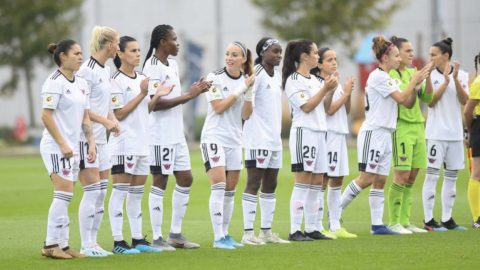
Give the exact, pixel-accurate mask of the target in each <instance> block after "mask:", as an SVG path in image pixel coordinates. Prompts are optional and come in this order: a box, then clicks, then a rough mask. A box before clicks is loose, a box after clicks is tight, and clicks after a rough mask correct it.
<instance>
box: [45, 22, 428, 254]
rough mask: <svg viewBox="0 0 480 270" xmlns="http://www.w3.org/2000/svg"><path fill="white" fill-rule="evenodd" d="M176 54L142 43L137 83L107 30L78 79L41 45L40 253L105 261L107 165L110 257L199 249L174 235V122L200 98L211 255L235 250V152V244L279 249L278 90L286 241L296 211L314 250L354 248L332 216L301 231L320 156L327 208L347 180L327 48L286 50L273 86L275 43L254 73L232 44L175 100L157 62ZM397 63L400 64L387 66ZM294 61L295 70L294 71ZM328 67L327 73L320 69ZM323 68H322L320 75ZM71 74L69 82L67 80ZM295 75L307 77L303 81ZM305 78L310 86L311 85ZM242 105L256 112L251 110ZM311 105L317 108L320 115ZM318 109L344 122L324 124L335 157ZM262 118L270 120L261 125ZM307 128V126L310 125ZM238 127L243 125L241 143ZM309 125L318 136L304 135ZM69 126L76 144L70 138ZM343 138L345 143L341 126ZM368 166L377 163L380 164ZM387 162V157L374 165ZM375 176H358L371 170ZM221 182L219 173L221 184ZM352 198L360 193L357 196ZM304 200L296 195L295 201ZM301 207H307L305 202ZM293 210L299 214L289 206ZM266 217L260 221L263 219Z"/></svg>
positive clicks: (130, 42)
mask: <svg viewBox="0 0 480 270" xmlns="http://www.w3.org/2000/svg"><path fill="white" fill-rule="evenodd" d="M117 46H118V47H119V51H118V53H117ZM390 47H392V46H390ZM178 48H179V43H178V42H177V38H176V34H175V31H174V30H173V28H171V27H170V26H167V25H160V26H157V27H156V28H155V29H154V30H153V32H152V38H151V42H150V49H149V52H148V53H147V57H146V59H147V60H146V61H145V63H144V69H143V72H144V74H146V76H148V78H145V75H143V74H142V73H139V72H135V71H134V68H135V67H136V66H138V65H139V64H140V51H139V46H138V43H137V42H136V41H135V40H134V39H133V38H130V37H122V38H121V39H119V38H118V34H117V33H116V32H115V31H114V30H112V29H110V28H106V27H103V28H100V27H97V28H95V29H94V31H93V33H92V41H91V53H92V58H91V59H90V60H89V61H87V62H85V63H84V64H83V65H82V67H81V68H80V64H81V60H82V59H81V49H80V47H79V46H78V44H76V43H75V42H74V41H71V40H64V41H62V42H60V43H59V44H58V45H52V46H49V51H50V52H51V53H53V54H54V59H55V62H56V63H57V64H58V65H59V67H60V69H59V70H58V71H56V72H55V73H54V74H53V75H52V76H50V77H49V79H47V81H46V83H45V85H44V88H43V91H42V97H43V99H44V102H43V108H44V110H43V117H42V118H43V119H44V122H45V125H46V127H47V128H46V130H45V134H44V138H43V139H42V144H41V152H42V157H43V158H44V161H45V164H46V167H47V169H48V171H49V173H50V175H51V178H52V180H53V183H54V185H55V194H54V201H53V203H52V206H51V211H50V213H49V225H48V230H47V241H46V244H45V247H44V249H43V254H44V255H46V256H54V257H71V256H72V255H73V256H74V257H77V256H82V255H86V256H106V255H107V254H108V253H109V252H107V251H105V250H103V249H102V248H101V247H100V246H98V244H97V243H96V232H97V231H98V228H99V226H100V223H101V220H102V215H103V204H104V203H103V201H104V198H105V193H106V186H107V179H108V174H109V170H110V166H111V165H110V164H112V165H113V167H112V178H113V186H114V189H113V192H112V194H111V199H110V203H109V215H110V221H111V224H112V233H113V236H114V240H115V242H114V249H113V251H114V252H116V253H134V252H138V251H147V252H149V251H153V252H159V251H161V250H172V249H173V247H183V248H198V247H199V246H198V245H197V244H195V243H191V242H189V241H188V240H187V239H185V238H184V237H183V235H182V234H181V220H182V219H183V216H184V214H185V210H186V206H187V205H188V194H189V189H190V188H189V187H190V185H191V183H192V181H193V177H192V175H191V172H190V161H189V154H188V148H187V147H186V144H185V138H184V135H183V130H182V128H183V125H182V124H181V123H182V122H183V117H182V109H181V104H183V103H185V102H187V101H188V100H190V99H192V98H195V97H197V96H198V95H199V94H201V93H203V92H206V91H208V93H207V94H206V97H207V101H208V102H209V109H208V115H207V119H206V122H205V125H204V129H203V132H202V139H201V140H202V144H201V146H202V151H203V158H204V162H205V166H206V169H207V175H208V177H209V179H210V180H211V183H212V195H211V198H210V202H209V204H210V212H211V217H212V223H213V227H214V232H215V242H214V247H218V248H226V249H233V248H234V246H238V245H241V244H239V243H237V242H236V241H234V240H233V239H232V238H231V237H230V235H229V234H228V223H229V221H230V218H231V213H232V211H233V196H234V194H235V188H236V183H237V182H238V177H239V171H240V170H241V169H242V168H243V166H242V161H241V160H242V157H241V155H242V152H241V147H242V146H243V147H244V148H245V149H246V151H245V159H246V166H247V169H248V174H249V177H248V184H247V187H246V189H245V193H244V195H243V205H244V216H245V218H244V219H245V235H244V237H243V238H242V242H243V243H247V244H262V243H264V242H286V241H284V240H281V239H280V238H279V237H278V235H276V234H274V233H272V232H271V230H270V228H271V221H272V219H273V212H274V208H275V187H276V176H277V174H278V169H279V167H280V166H281V165H280V164H281V142H280V117H281V108H280V97H281V93H282V91H281V89H282V88H281V84H282V85H283V87H284V88H285V90H286V93H287V96H288V98H289V101H290V106H291V108H292V111H293V112H294V113H293V126H292V130H293V132H291V139H290V144H291V147H290V148H291V153H292V170H293V171H295V179H296V183H297V185H296V187H295V189H294V192H293V194H292V206H291V212H292V213H291V215H292V233H291V235H290V237H289V238H290V239H291V240H301V239H309V238H308V237H307V236H305V235H303V234H302V233H301V232H300V230H296V229H297V227H299V226H298V225H301V219H302V216H303V212H302V211H300V210H302V209H305V213H306V217H308V218H307V220H309V221H308V222H307V223H308V225H309V226H308V228H306V232H307V235H310V236H311V237H313V238H324V239H326V238H328V237H326V236H325V235H324V234H329V235H330V236H332V237H335V236H336V235H335V233H336V234H337V235H340V236H342V235H343V237H354V235H352V234H349V233H348V232H346V230H345V229H344V228H341V227H340V226H339V222H338V223H337V222H335V220H339V219H340V218H339V215H338V214H337V216H338V218H336V216H335V217H332V221H333V222H332V223H333V224H334V225H333V226H332V227H331V228H330V229H331V232H327V233H324V234H321V233H320V231H322V230H321V229H323V228H322V227H317V226H311V224H312V220H314V221H315V223H318V219H317V218H318V216H319V215H318V213H317V211H316V210H315V211H308V209H310V210H311V209H312V205H311V204H310V203H309V201H312V200H311V199H309V198H312V197H313V198H314V199H313V202H314V205H317V206H318V203H320V202H322V204H323V194H322V188H321V185H322V184H323V182H324V181H323V173H325V172H326V166H325V165H326V162H325V159H326V157H327V152H328V153H329V156H330V163H331V164H329V168H330V170H331V171H332V173H331V175H332V177H331V179H332V180H331V181H330V183H331V184H330V187H331V188H330V189H329V197H330V190H332V195H333V192H334V190H335V192H336V195H337V196H336V197H337V198H336V199H335V200H334V201H335V202H336V203H338V202H341V200H340V199H339V198H340V197H339V196H338V194H339V192H340V188H341V179H342V178H343V177H342V176H343V175H345V171H346V170H348V167H346V168H345V160H346V154H345V153H344V152H345V151H346V148H345V146H344V140H345V138H344V133H345V131H344V128H343V127H344V126H346V111H347V108H348V109H349V103H350V102H349V96H350V93H351V91H352V89H353V81H354V80H353V78H348V79H347V83H346V84H345V87H344V88H345V90H342V88H341V87H337V86H338V80H339V79H338V75H336V74H335V71H336V58H335V52H334V51H333V50H330V49H322V50H320V51H317V48H316V46H315V45H314V44H313V43H311V42H310V41H304V40H299V41H292V42H290V43H289V45H288V46H287V50H286V57H285V60H284V70H283V73H284V74H283V81H280V75H279V74H278V72H276V71H275V70H274V67H275V66H277V65H278V64H279V63H280V60H281V57H282V56H281V53H282V48H281V46H280V44H279V43H278V41H277V40H275V39H271V38H264V39H262V40H261V41H260V42H259V43H258V45H257V48H256V51H257V54H258V55H259V58H258V59H257V62H256V64H257V65H256V66H255V69H253V67H252V66H253V65H252V55H251V52H250V51H249V50H248V49H247V48H246V46H245V45H244V44H242V43H240V42H234V43H232V44H230V45H229V47H228V48H227V53H226V58H225V62H226V67H225V68H223V69H220V70H217V71H215V72H213V73H211V74H209V76H208V77H207V80H206V81H205V80H203V78H202V79H201V80H199V82H197V83H195V84H193V85H192V86H191V87H190V89H189V91H188V93H187V94H185V95H181V88H180V82H179V78H178V67H177V65H176V62H175V61H174V60H172V59H168V56H169V55H173V56H174V55H176V54H177V53H178ZM432 48H433V47H432ZM154 50H155V53H154V54H153V51H154ZM388 50H390V48H388V49H387V48H385V51H386V55H385V59H387V58H388V56H389V54H388V53H387V52H388ZM397 50H398V49H397ZM328 56H330V57H328ZM114 57H115V64H116V65H117V68H118V69H119V70H118V71H117V72H116V73H115V74H114V75H113V76H112V79H111V80H110V71H109V69H108V66H105V62H106V61H107V60H108V59H109V58H114ZM377 58H378V57H377ZM324 59H329V60H328V61H324ZM397 60H398V61H397V62H399V58H398V56H397ZM295 62H296V63H297V64H298V68H296V67H295ZM327 63H330V66H328V65H327ZM322 65H325V68H323V66H322ZM301 67H303V70H302V69H301ZM79 68H80V70H79V71H78V72H77V74H76V76H74V71H76V70H78V69H79ZM312 69H313V70H312ZM304 70H308V72H307V73H305V72H303V73H305V74H303V73H302V71H304ZM429 70H431V66H430V69H429ZM310 72H313V73H315V75H317V76H310V75H309V74H310ZM425 73H426V72H425V71H423V72H422V74H425ZM244 74H245V76H243V75H244ZM249 75H250V76H249ZM299 75H300V76H299ZM332 75H333V76H332ZM322 76H323V77H324V78H325V80H324V79H322ZM82 78H83V79H85V80H82ZM287 78H289V80H288V79H287ZM254 83H255V84H256V86H255V87H253V86H254ZM385 83H387V84H389V85H388V86H389V87H393V86H394V85H393V84H392V83H393V82H392V81H390V80H389V81H388V82H385ZM395 83H397V82H396V81H395ZM390 84H392V85H390ZM167 85H168V86H167ZM289 85H290V86H289ZM254 89H255V91H256V93H255V95H254ZM335 89H337V90H335ZM332 90H335V91H332ZM334 93H336V95H335V94H334ZM367 93H368V92H367ZM407 93H409V92H408V91H407ZM409 94H410V93H409ZM403 95H406V94H403ZM160 96H165V97H164V98H160ZM334 96H336V97H334ZM411 96H413V95H411ZM252 101H254V102H252ZM272 101H273V102H272ZM367 101H368V99H367ZM371 102H372V101H370V103H371ZM62 103H63V104H62ZM253 103H255V104H256V106H255V109H254V106H253ZM320 104H322V105H325V106H319V105H320ZM367 104H368V103H367ZM74 105H77V106H74ZM90 105H91V107H90ZM320 107H321V108H322V109H320ZM324 107H325V109H327V111H328V112H329V116H330V115H331V116H330V117H334V116H336V115H337V116H339V117H343V118H345V119H344V120H345V121H343V122H342V121H340V122H337V121H335V123H339V125H337V126H338V127H339V129H338V130H335V128H334V127H333V126H332V128H330V125H329V136H328V139H330V138H334V139H335V134H337V135H339V136H337V137H338V138H337V139H336V140H335V141H337V142H338V143H337V147H336V149H333V150H334V151H327V149H326V143H325V142H324V140H323V139H319V138H325V134H323V133H325V131H326V124H325V123H326V121H327V120H326V119H327V117H326V115H325V109H324ZM368 107H370V105H368ZM109 108H111V109H113V113H111V112H109ZM372 108H373V107H372ZM151 111H153V112H152V113H151V114H150V115H149V116H148V117H149V118H148V117H147V115H148V113H149V112H151ZM272 111H273V112H277V113H276V114H272V113H271V112H272ZM367 112H368V111H367ZM67 115H68V117H67ZM73 115H75V116H76V119H73V120H77V121H72V116H73ZM367 115H368V114H367ZM312 117H313V120H314V121H311V120H312V119H310V118H312ZM90 118H91V119H92V121H93V123H92V124H91V126H92V127H93V129H92V128H90ZM242 118H243V119H244V120H247V121H246V123H245V127H244V128H245V130H244V132H243V134H244V137H243V144H242V137H241V134H242V126H241V119H242ZM81 119H83V120H81ZM117 119H118V120H117ZM147 119H148V121H147ZM367 120H368V116H367ZM148 122H150V124H148ZM220 122H222V124H221V125H220V124H219V123H220ZM308 123H317V124H318V125H317V126H313V127H312V126H311V124H308ZM80 126H81V127H82V130H83V134H80V133H81V132H79V127H80ZM162 127H163V128H162ZM164 127H168V128H164ZM106 130H110V131H112V132H114V134H115V135H114V136H113V137H111V139H110V141H109V143H110V144H111V148H112V150H113V153H111V155H110V153H108V147H107V145H106ZM160 130H161V132H160ZM77 131H78V132H77ZM330 131H331V132H330ZM346 132H347V133H348V127H347V130H346ZM92 133H93V134H92ZM149 133H150V136H148V134H149ZM304 133H305V136H307V139H306V140H303V135H304ZM370 133H371V132H370ZM67 134H69V135H71V136H68V135H67ZM342 135H343V136H342ZM311 136H314V137H313V138H314V139H313V140H312V139H310V137H311ZM370 136H371V135H370ZM149 137H150V138H149ZM315 138H317V140H315ZM390 140H391V138H390ZM312 141H318V142H320V144H319V145H318V144H315V145H310V144H311V142H312ZM368 141H370V140H369V139H368ZM148 142H149V143H148ZM93 145H96V146H95V147H93ZM329 145H334V143H331V144H330V143H329ZM370 148H371V150H373V152H374V154H375V149H374V148H373V147H370V146H369V149H367V152H368V151H369V150H370ZM97 151H98V153H97ZM390 153H391V151H390ZM386 154H387V155H388V153H386ZM387 155H386V156H387ZM339 156H340V162H338V160H339V159H338V157H339ZM380 156H381V153H379V150H377V152H376V158H377V157H380ZM317 157H320V158H317ZM323 157H325V159H324V158H323ZM125 158H126V160H125ZM376 158H375V160H376V162H377V163H378V162H379V159H376ZM387 159H389V158H386V157H384V158H383V160H387ZM375 160H374V161H375ZM336 163H340V164H338V165H336ZM342 164H343V166H342ZM362 164H363V163H362ZM62 165H63V166H62ZM377 166H378V165H375V164H373V165H369V167H370V168H372V169H375V167H377ZM149 169H150V171H151V173H152V174H153V175H154V183H153V186H152V189H151V192H150V195H149V208H150V212H151V221H152V228H153V231H154V240H153V245H150V243H149V242H148V241H146V239H143V238H142V234H141V210H140V209H141V208H140V201H141V197H142V194H143V185H144V184H145V181H146V176H147V175H148V174H149ZM340 169H341V170H342V171H340ZM335 170H337V172H336V173H335V172H334V171H335ZM225 171H228V172H229V173H228V174H225ZM365 173H368V172H365ZM77 174H78V178H79V179H80V182H81V183H82V185H83V186H84V190H85V193H84V197H83V199H82V203H81V204H80V209H79V219H80V231H81V236H82V250H81V252H80V254H78V253H77V252H74V251H73V250H72V249H70V248H68V243H67V242H66V240H65V236H66V235H68V223H69V222H68V215H67V214H66V207H67V206H68V202H69V200H70V198H71V196H72V191H73V184H72V182H68V181H74V180H76V179H77ZM169 174H175V176H176V180H177V185H176V187H175V191H174V196H173V214H172V228H171V232H170V234H169V237H168V239H167V241H164V240H163V236H162V234H161V223H162V213H163V191H164V189H165V186H166V182H167V180H168V175H169ZM347 174H348V173H347ZM359 179H362V178H361V177H360V178H359ZM260 183H261V184H262V192H261V193H260V207H261V209H262V228H263V229H262V231H261V235H260V236H259V237H258V238H257V237H255V236H254V235H253V228H252V227H253V218H254V216H255V210H252V211H248V209H250V208H253V209H255V208H256V194H257V192H258V190H259V186H260ZM332 183H333V184H332ZM332 185H337V186H332ZM324 187H326V185H324ZM323 190H324V189H323ZM360 190H361V188H360V189H357V190H356V191H360ZM127 194H128V195H127ZM299 194H300V196H299ZM305 194H307V196H303V195H305ZM320 194H321V195H322V197H321V198H320ZM126 196H128V198H129V199H127V213H128V216H129V219H130V224H131V229H132V237H133V239H132V246H133V248H132V247H131V246H129V245H128V244H127V243H126V241H124V239H123V237H122V233H121V229H122V228H121V227H122V226H121V224H122V221H121V220H122V219H123V209H122V206H123V201H124V199H125V197H126ZM382 196H383V193H382ZM299 197H301V198H299ZM305 197H306V198H307V199H309V200H305ZM332 197H334V196H332ZM317 198H318V200H317ZM297 199H298V200H297ZM302 200H303V201H302ZM332 201H333V200H332ZM317 202H318V203H317ZM296 205H297V206H298V207H295V206H296ZM345 206H346V204H345ZM314 208H315V207H314ZM318 208H319V207H317V209H318ZM320 209H323V207H320ZM270 210H272V211H270ZM268 212H270V213H271V214H267V213H268ZM314 212H315V213H314ZM340 212H341V211H340ZM252 214H253V216H252ZM312 216H315V218H312ZM299 218H300V223H299V222H298V221H299ZM320 219H321V218H320ZM306 225H307V224H306ZM298 229H299V228H298ZM324 232H325V231H324ZM60 248H61V249H60ZM49 250H51V252H49ZM62 250H63V251H64V252H63V251H62Z"/></svg>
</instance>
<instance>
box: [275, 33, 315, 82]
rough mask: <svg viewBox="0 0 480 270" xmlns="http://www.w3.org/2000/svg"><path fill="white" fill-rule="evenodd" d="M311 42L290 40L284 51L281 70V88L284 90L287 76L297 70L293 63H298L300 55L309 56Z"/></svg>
mask: <svg viewBox="0 0 480 270" xmlns="http://www.w3.org/2000/svg"><path fill="white" fill-rule="evenodd" d="M312 45H313V42H311V41H310V40H306V39H297V40H290V41H289V42H288V44H287V48H286V49H285V56H284V58H283V68H282V87H283V89H285V83H286V82H287V78H288V76H290V75H292V73H293V72H295V71H296V70H297V66H296V64H295V63H300V56H301V55H302V53H306V54H310V51H311V50H312Z"/></svg>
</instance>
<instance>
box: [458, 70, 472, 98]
mask: <svg viewBox="0 0 480 270" xmlns="http://www.w3.org/2000/svg"><path fill="white" fill-rule="evenodd" d="M460 83H461V84H462V88H463V90H465V92H467V94H469V93H470V89H469V88H468V73H467V72H463V76H462V81H461V82H460Z"/></svg>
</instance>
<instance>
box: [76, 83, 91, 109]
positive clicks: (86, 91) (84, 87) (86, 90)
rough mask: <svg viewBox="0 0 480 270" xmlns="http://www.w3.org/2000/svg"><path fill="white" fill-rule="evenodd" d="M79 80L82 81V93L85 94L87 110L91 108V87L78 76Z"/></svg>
mask: <svg viewBox="0 0 480 270" xmlns="http://www.w3.org/2000/svg"><path fill="white" fill-rule="evenodd" d="M77 80H79V81H80V91H82V94H84V95H85V107H84V108H85V110H90V93H91V90H90V87H89V85H88V83H87V81H85V80H84V79H83V78H77Z"/></svg>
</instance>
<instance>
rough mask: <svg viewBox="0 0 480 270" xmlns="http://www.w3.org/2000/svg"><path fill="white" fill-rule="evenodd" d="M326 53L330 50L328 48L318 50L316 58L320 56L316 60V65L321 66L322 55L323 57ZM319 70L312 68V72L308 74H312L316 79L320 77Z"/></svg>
mask: <svg viewBox="0 0 480 270" xmlns="http://www.w3.org/2000/svg"><path fill="white" fill-rule="evenodd" d="M327 51H330V48H328V47H323V48H320V50H318V56H320V58H318V63H319V64H323V55H325V53H326V52H327ZM320 71H321V70H320V69H319V68H318V66H316V67H315V68H313V69H312V70H310V74H313V75H315V76H317V77H320Z"/></svg>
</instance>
